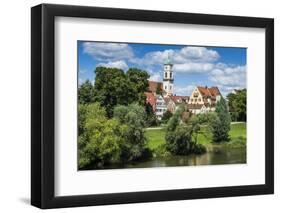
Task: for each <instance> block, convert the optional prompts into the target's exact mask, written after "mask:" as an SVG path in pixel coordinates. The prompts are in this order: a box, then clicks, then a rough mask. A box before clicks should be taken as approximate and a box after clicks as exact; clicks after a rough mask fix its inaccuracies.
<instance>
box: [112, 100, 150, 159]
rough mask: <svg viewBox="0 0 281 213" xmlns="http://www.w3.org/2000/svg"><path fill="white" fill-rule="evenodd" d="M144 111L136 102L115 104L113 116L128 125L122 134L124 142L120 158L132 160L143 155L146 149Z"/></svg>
mask: <svg viewBox="0 0 281 213" xmlns="http://www.w3.org/2000/svg"><path fill="white" fill-rule="evenodd" d="M145 116H146V113H145V110H144V107H142V106H140V105H138V104H130V105H129V106H116V107H115V109H114V118H115V119H117V120H118V121H119V122H120V123H121V124H125V125H127V126H128V131H127V132H126V134H125V135H124V139H125V143H124V144H123V146H122V154H121V155H122V159H124V160H126V161H133V160H137V159H140V158H142V157H143V156H144V154H145V152H146V151H147V150H146V142H147V140H146V138H145V135H144V127H145V123H146V117H145Z"/></svg>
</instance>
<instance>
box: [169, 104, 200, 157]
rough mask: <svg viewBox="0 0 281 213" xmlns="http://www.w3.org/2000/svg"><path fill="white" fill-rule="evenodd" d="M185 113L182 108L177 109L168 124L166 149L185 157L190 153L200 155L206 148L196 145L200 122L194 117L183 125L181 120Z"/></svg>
mask: <svg viewBox="0 0 281 213" xmlns="http://www.w3.org/2000/svg"><path fill="white" fill-rule="evenodd" d="M184 112H185V110H184V107H181V108H179V109H178V110H177V111H176V112H175V113H174V115H173V116H172V117H171V119H170V120H169V122H168V126H167V132H166V137H165V139H166V149H167V150H168V151H169V152H170V153H172V154H175V155H187V154H190V153H195V154H201V153H204V152H206V148H205V147H204V146H203V145H201V144H199V143H197V137H198V134H199V131H200V124H201V123H200V120H199V119H198V118H196V117H194V118H192V119H190V120H188V123H184V122H182V120H181V117H182V114H183V113H184Z"/></svg>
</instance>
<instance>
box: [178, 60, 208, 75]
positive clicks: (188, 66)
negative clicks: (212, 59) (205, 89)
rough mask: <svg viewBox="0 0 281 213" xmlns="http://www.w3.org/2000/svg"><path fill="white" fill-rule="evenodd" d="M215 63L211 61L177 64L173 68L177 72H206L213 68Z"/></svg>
mask: <svg viewBox="0 0 281 213" xmlns="http://www.w3.org/2000/svg"><path fill="white" fill-rule="evenodd" d="M213 67H214V64H211V63H193V62H190V63H184V64H175V65H174V67H173V69H174V71H175V72H185V73H205V72H208V71H210V70H212V69H213Z"/></svg>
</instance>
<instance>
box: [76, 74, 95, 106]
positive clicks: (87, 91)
mask: <svg viewBox="0 0 281 213" xmlns="http://www.w3.org/2000/svg"><path fill="white" fill-rule="evenodd" d="M78 101H79V103H80V104H87V103H91V102H92V101H93V85H92V83H91V82H90V81H89V80H86V81H85V82H84V83H83V84H81V85H80V86H79V88H78Z"/></svg>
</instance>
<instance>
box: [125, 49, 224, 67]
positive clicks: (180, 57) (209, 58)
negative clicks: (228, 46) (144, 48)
mask: <svg viewBox="0 0 281 213" xmlns="http://www.w3.org/2000/svg"><path fill="white" fill-rule="evenodd" d="M168 56H169V57H170V58H171V60H172V62H173V63H174V64H185V63H207V62H215V61H217V60H218V58H219V54H218V52H216V51H214V50H210V49H207V48H205V47H190V46H186V47H183V48H182V49H180V50H172V49H169V50H164V51H154V52H149V53H147V54H145V56H144V57H143V58H132V59H130V61H131V62H132V63H135V64H146V65H152V64H163V63H164V61H165V60H166V59H167V58H168Z"/></svg>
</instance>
